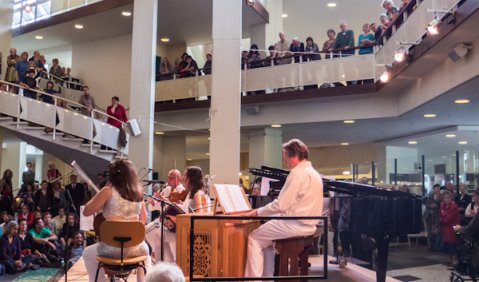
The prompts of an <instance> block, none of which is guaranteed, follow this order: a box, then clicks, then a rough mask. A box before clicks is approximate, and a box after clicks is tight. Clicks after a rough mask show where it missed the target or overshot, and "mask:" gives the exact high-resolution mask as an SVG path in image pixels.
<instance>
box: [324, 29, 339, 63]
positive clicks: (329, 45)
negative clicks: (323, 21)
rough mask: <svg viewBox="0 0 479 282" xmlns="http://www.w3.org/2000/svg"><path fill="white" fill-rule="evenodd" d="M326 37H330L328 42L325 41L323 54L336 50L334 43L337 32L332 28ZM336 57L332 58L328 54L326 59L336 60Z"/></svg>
mask: <svg viewBox="0 0 479 282" xmlns="http://www.w3.org/2000/svg"><path fill="white" fill-rule="evenodd" d="M326 35H327V36H328V40H326V41H324V43H323V49H322V50H321V52H328V53H329V52H332V51H333V50H334V43H335V42H336V31H334V29H332V28H330V29H328V31H327V32H326ZM335 57H336V56H335V55H333V56H332V57H331V54H326V59H331V58H335Z"/></svg>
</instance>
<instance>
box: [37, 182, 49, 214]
mask: <svg viewBox="0 0 479 282" xmlns="http://www.w3.org/2000/svg"><path fill="white" fill-rule="evenodd" d="M34 201H35V204H36V208H37V209H38V210H40V211H41V212H42V213H43V212H46V211H51V209H52V206H53V193H52V190H51V188H50V187H48V182H47V181H46V180H43V181H42V185H41V188H40V190H38V191H37V192H36V193H35V198H34Z"/></svg>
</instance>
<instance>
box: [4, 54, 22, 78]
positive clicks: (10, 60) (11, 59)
mask: <svg viewBox="0 0 479 282" xmlns="http://www.w3.org/2000/svg"><path fill="white" fill-rule="evenodd" d="M19 58H20V57H19V56H18V55H17V49H15V48H10V55H8V57H7V59H6V61H7V68H6V70H5V78H4V79H5V81H6V82H10V83H15V81H16V76H15V72H16V70H15V64H16V63H17V60H18V59H19Z"/></svg>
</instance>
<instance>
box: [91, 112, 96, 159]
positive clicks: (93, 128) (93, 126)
mask: <svg viewBox="0 0 479 282" xmlns="http://www.w3.org/2000/svg"><path fill="white" fill-rule="evenodd" d="M94 115H95V113H94V110H93V109H91V111H90V118H91V130H90V137H91V138H90V154H91V153H93V138H94V137H93V131H94V130H95V122H94V121H93V117H94Z"/></svg>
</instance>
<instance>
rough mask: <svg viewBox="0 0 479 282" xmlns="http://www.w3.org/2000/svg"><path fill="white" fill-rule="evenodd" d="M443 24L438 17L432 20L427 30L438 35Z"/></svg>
mask: <svg viewBox="0 0 479 282" xmlns="http://www.w3.org/2000/svg"><path fill="white" fill-rule="evenodd" d="M440 25H441V22H440V21H439V20H438V19H434V20H432V22H430V23H429V24H428V25H427V28H426V29H427V32H428V33H429V34H430V35H437V34H439V26H440Z"/></svg>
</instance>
